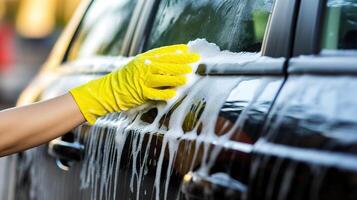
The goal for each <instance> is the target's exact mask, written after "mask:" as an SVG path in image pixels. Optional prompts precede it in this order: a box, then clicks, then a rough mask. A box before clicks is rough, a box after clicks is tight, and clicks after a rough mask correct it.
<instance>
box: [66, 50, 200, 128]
mask: <svg viewBox="0 0 357 200" xmlns="http://www.w3.org/2000/svg"><path fill="white" fill-rule="evenodd" d="M199 59H200V57H199V55H198V54H195V53H190V52H189V50H188V47H187V45H183V44H181V45H172V46H166V47H161V48H157V49H153V50H151V51H148V52H146V53H143V54H140V55H138V56H136V57H135V58H134V59H133V60H132V61H130V62H129V63H128V64H127V65H125V66H123V67H122V68H120V69H119V70H117V71H114V72H112V73H110V74H108V75H106V76H104V77H101V78H99V79H96V80H93V81H90V82H88V83H87V84H84V85H82V86H79V87H77V88H74V89H72V90H70V93H71V94H72V96H73V98H74V100H75V101H76V103H77V105H78V107H79V109H80V110H81V112H82V114H83V116H84V117H85V118H86V120H87V121H88V122H89V123H90V124H94V123H95V121H96V119H97V118H98V117H100V116H103V115H105V114H107V113H111V112H119V111H124V110H128V109H130V108H134V107H136V106H139V105H141V104H143V103H145V102H147V101H148V100H168V99H170V98H172V97H174V96H175V95H176V92H175V90H174V87H177V86H181V85H184V84H185V83H186V77H185V76H184V75H185V74H187V73H190V72H191V71H192V69H191V67H190V66H189V65H188V64H189V63H193V62H197V61H198V60H199Z"/></svg>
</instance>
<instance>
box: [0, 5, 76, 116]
mask: <svg viewBox="0 0 357 200" xmlns="http://www.w3.org/2000/svg"><path fill="white" fill-rule="evenodd" d="M79 1H80V0H0V109H4V108H7V107H10V106H13V105H15V102H16V99H17V97H18V95H19V93H20V92H21V91H22V90H23V88H24V87H25V86H26V85H27V84H28V83H29V81H30V80H31V79H32V77H33V76H34V75H35V74H36V73H37V71H38V70H39V68H40V67H41V65H42V63H43V62H44V61H45V59H46V57H47V55H48V54H49V52H50V50H51V48H52V46H53V44H54V42H55V41H56V39H57V37H58V36H59V33H60V32H61V30H62V29H63V28H64V26H65V25H66V23H67V22H68V21H69V19H70V18H71V16H72V14H73V12H74V11H75V9H76V7H77V6H78V4H79Z"/></svg>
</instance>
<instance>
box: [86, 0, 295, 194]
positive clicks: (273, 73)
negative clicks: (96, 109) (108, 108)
mask: <svg viewBox="0 0 357 200" xmlns="http://www.w3.org/2000/svg"><path fill="white" fill-rule="evenodd" d="M151 5H153V7H152V8H154V9H153V12H150V11H146V10H145V9H144V10H143V11H142V15H141V16H140V18H139V23H138V25H137V28H136V31H135V32H134V34H133V35H134V38H133V40H132V43H131V45H130V51H129V53H130V54H129V55H130V56H134V55H136V54H137V53H140V52H143V51H146V50H149V49H152V48H155V47H159V46H163V45H169V44H177V43H187V42H188V41H190V40H195V39H197V38H207V39H208V40H209V41H210V42H214V43H216V44H218V45H219V47H220V48H222V49H226V50H230V51H233V52H247V53H246V54H249V55H250V56H253V57H254V59H252V60H251V62H249V63H245V64H241V63H240V62H239V61H237V62H230V63H226V62H225V61H224V58H220V60H222V59H223V61H221V62H218V59H219V58H217V60H213V61H212V62H209V63H206V62H202V63H200V67H199V68H198V69H199V70H198V71H197V72H196V73H197V74H198V76H200V80H199V81H198V82H196V83H195V84H194V85H192V86H191V87H190V88H189V90H188V91H186V92H185V93H184V94H183V95H181V96H179V99H177V100H176V101H175V102H174V103H172V104H170V105H171V106H167V105H165V104H160V103H159V104H150V105H149V106H147V107H145V108H144V109H141V110H139V111H134V112H131V113H116V114H111V115H108V116H106V117H104V118H100V119H98V121H97V123H96V125H95V126H94V127H92V128H91V129H90V130H89V134H88V138H87V141H86V145H85V146H86V148H85V149H86V156H85V158H84V162H85V164H84V166H85V167H84V168H83V170H82V172H81V173H82V175H83V176H82V181H84V183H85V185H86V186H87V187H93V189H92V191H94V194H92V195H93V196H96V197H100V198H103V199H105V198H107V196H106V195H107V194H108V193H111V192H114V193H115V194H116V196H115V197H116V198H118V199H174V198H179V199H222V198H224V199H243V198H245V197H246V196H247V194H248V193H247V191H248V188H249V187H250V183H249V172H250V164H251V158H252V149H253V147H254V145H255V144H256V141H257V139H258V138H259V137H260V134H261V128H262V125H263V124H264V121H265V118H266V115H267V113H268V111H269V110H270V106H271V104H272V103H273V101H274V99H275V97H276V95H277V93H278V91H279V89H280V87H281V85H282V84H283V82H284V77H285V76H284V65H285V63H286V59H285V57H287V56H288V55H289V52H290V49H289V48H290V46H291V39H292V30H293V27H294V16H295V14H296V13H295V12H296V5H297V2H296V1H276V2H275V4H274V2H273V1H260V0H256V1H249V2H248V1H238V2H237V1H222V2H212V1H188V0H181V1H171V0H162V1H160V2H159V3H156V4H155V3H154V2H152V4H151ZM273 7H274V11H272V10H273ZM152 8H150V9H152ZM271 12H273V14H272V15H271ZM269 18H271V21H270V22H269ZM268 22H269V23H268ZM268 24H270V25H269V27H268V29H266V27H267V25H268ZM266 30H267V31H266ZM264 35H265V37H264ZM264 39H265V44H264V45H263V44H262V43H263V40H264ZM261 50H263V51H262V52H261V54H262V55H264V57H263V56H260V53H254V52H260V51H261ZM249 52H250V53H249ZM243 55H245V54H242V58H243V57H244V56H243ZM237 58H240V57H237ZM97 183H101V184H99V185H98V184H97ZM111 197H113V196H111Z"/></svg>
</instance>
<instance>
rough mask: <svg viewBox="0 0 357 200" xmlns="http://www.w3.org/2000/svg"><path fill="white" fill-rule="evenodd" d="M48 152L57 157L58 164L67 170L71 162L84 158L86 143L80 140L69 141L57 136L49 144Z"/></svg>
mask: <svg viewBox="0 0 357 200" xmlns="http://www.w3.org/2000/svg"><path fill="white" fill-rule="evenodd" d="M48 153H49V155H51V156H52V157H54V158H56V164H57V166H58V167H59V168H60V169H62V170H66V171H67V170H69V167H70V165H71V163H73V162H79V161H81V160H82V159H83V156H84V145H83V144H81V143H79V142H78V141H74V142H68V141H64V140H62V138H57V139H54V140H52V141H51V142H50V143H49V144H48Z"/></svg>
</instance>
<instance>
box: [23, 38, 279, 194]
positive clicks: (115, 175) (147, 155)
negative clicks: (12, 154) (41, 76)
mask: <svg viewBox="0 0 357 200" xmlns="http://www.w3.org/2000/svg"><path fill="white" fill-rule="evenodd" d="M188 46H189V48H190V50H191V51H192V52H197V53H199V54H200V55H201V60H200V61H199V62H198V63H195V64H193V65H192V67H193V71H194V72H195V71H196V70H197V68H198V66H199V65H200V64H205V66H206V71H210V68H211V67H215V68H214V70H217V67H218V68H219V66H220V65H221V64H222V65H224V64H232V65H234V66H237V67H240V68H244V67H245V66H246V64H249V63H254V62H255V61H259V60H261V59H264V60H266V59H270V58H267V57H262V56H261V55H260V53H233V52H229V51H221V50H220V48H219V47H218V46H217V45H215V44H212V43H208V42H207V41H206V40H205V39H197V40H195V41H191V42H189V43H188ZM116 60H117V59H116ZM113 61H114V60H113ZM126 61H128V59H126ZM98 62H100V60H98ZM106 62H108V61H106ZM118 63H120V62H118ZM122 65H123V63H121V64H117V66H116V68H119V67H121V66H122ZM112 70H113V69H112ZM251 78H252V77H251V76H224V77H223V76H219V77H215V76H201V75H198V74H195V73H192V74H190V75H188V80H189V81H188V84H186V85H185V86H183V87H181V88H178V89H177V96H176V97H175V98H174V99H172V100H170V101H168V102H166V103H164V102H150V103H148V104H146V105H144V106H141V107H140V108H137V109H133V110H130V111H127V112H121V113H113V114H109V115H107V116H105V117H102V118H99V119H98V120H97V122H96V124H95V126H93V127H91V128H90V130H89V133H87V132H86V131H84V132H86V134H85V139H84V145H85V156H84V160H83V161H82V162H81V163H80V164H79V165H75V166H73V167H72V168H71V169H70V171H68V172H66V173H65V174H63V172H60V171H59V170H58V169H57V170H56V169H55V165H53V166H52V165H51V167H48V169H46V170H48V171H49V172H48V173H54V174H55V175H54V176H55V177H58V178H56V182H57V183H58V184H57V183H53V181H52V180H51V179H49V178H48V177H49V176H51V174H48V173H47V172H46V173H45V172H44V171H42V170H41V168H42V167H43V166H47V165H46V163H48V162H53V160H51V158H49V157H48V156H47V157H46V155H44V154H45V153H44V150H43V149H39V148H36V149H35V150H31V151H29V152H28V153H27V157H28V158H26V159H28V160H29V163H30V164H28V165H26V166H31V167H30V170H29V172H30V175H31V177H32V178H31V179H33V180H31V184H30V193H31V194H30V196H31V199H40V200H41V199H54V200H57V199H68V198H71V199H72V198H75V199H148V198H150V199H176V198H178V199H180V198H181V197H179V195H180V193H179V191H178V188H180V186H181V184H182V177H183V176H184V175H185V174H188V173H189V172H191V171H194V172H195V173H197V174H199V175H200V176H202V177H207V178H208V179H212V180H216V179H217V180H218V179H219V180H226V181H227V183H228V182H229V184H230V185H229V186H230V187H235V188H236V189H237V190H240V191H242V192H243V193H244V192H245V190H246V186H245V185H244V184H241V183H239V182H237V181H236V180H234V179H232V178H230V177H229V176H228V175H226V174H222V173H216V174H211V173H210V168H211V167H212V166H213V165H214V163H215V161H216V159H217V157H218V156H219V154H220V152H221V151H222V150H224V149H225V148H233V149H235V150H237V151H240V152H246V153H250V152H251V150H252V146H251V145H249V144H244V143H239V142H235V141H232V140H231V138H232V135H233V134H236V133H234V130H237V128H238V127H242V124H243V123H244V120H245V118H246V116H247V113H246V112H247V111H246V110H249V107H251V106H252V105H253V104H254V102H255V101H257V99H258V98H260V95H261V93H262V91H263V90H264V89H265V88H266V86H267V85H268V84H270V83H271V82H273V81H274V80H273V79H271V78H264V80H262V81H260V82H259V84H258V86H257V88H255V89H249V93H251V97H250V101H249V103H248V105H247V106H246V107H245V109H244V110H243V111H242V113H240V114H239V117H238V119H236V121H235V122H233V123H234V124H233V126H232V128H231V129H230V130H229V131H228V132H226V133H225V134H223V135H217V134H215V125H216V120H217V117H218V115H219V112H220V109H221V108H222V106H223V104H224V103H225V102H226V101H227V100H229V99H230V96H231V95H237V93H238V94H239V93H241V91H240V90H238V91H235V92H232V90H233V89H235V88H236V87H237V86H238V85H239V84H240V83H243V82H245V81H249V80H250V79H251ZM253 78H254V77H253ZM67 80H68V79H64V81H67ZM57 85H59V84H57ZM246 92H247V90H245V93H246ZM50 93H51V92H50ZM231 93H236V94H231ZM49 96H51V94H49ZM192 109H193V110H195V111H194V112H193V111H192ZM184 124H185V126H184ZM187 124H188V125H187ZM187 126H189V127H187ZM84 128H85V127H79V128H77V129H76V136H77V137H78V138H75V140H81V139H80V136H79V135H81V134H82V133H83V129H84ZM213 141H214V145H213V146H212V142H213ZM43 148H45V147H43ZM45 152H46V150H45ZM25 168H26V167H25ZM22 171H25V170H22ZM174 171H175V173H176V174H174V173H173V172H174ZM177 173H178V174H179V175H177ZM77 174H80V177H78V178H77V177H76V176H77ZM177 176H179V180H180V181H179V182H178V181H177V180H178V177H177ZM70 177H73V182H71V183H70V184H71V186H66V185H65V184H64V183H67V182H68V180H69V179H70ZM217 177H218V178H217ZM77 179H78V180H77ZM228 180H230V181H228ZM221 182H222V181H221ZM223 182H224V181H223ZM45 183H46V184H45ZM233 183H235V184H233ZM77 185H80V191H79V192H78V188H77ZM68 187H69V188H68ZM177 187H178V188H177ZM49 188H50V189H49ZM55 188H56V189H55ZM173 188H174V189H173ZM48 190H50V191H52V190H53V191H62V192H58V193H56V194H48V193H47V192H45V191H48ZM70 194H75V196H76V197H73V195H72V196H69V195H70Z"/></svg>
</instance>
